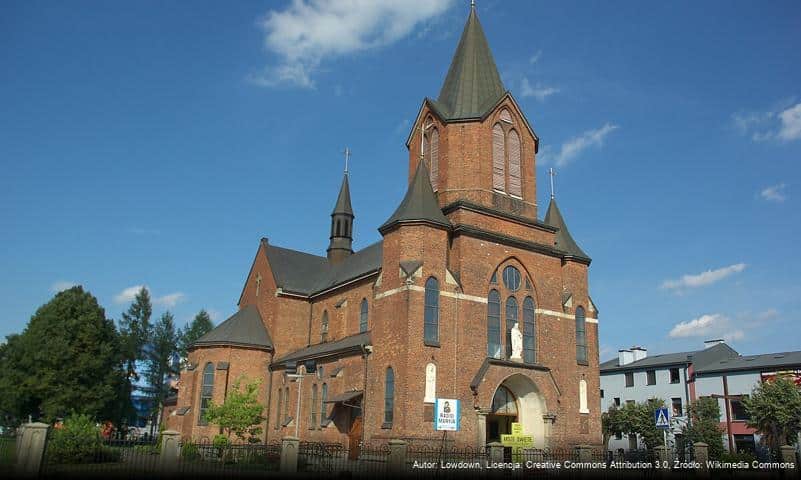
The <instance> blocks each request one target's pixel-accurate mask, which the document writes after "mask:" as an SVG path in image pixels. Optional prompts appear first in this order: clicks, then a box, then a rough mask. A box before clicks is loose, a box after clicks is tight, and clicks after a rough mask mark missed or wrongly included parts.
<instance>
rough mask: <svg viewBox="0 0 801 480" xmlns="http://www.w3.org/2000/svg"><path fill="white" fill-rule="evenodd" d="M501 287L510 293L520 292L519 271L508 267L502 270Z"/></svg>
mask: <svg viewBox="0 0 801 480" xmlns="http://www.w3.org/2000/svg"><path fill="white" fill-rule="evenodd" d="M503 286H504V287H506V288H508V289H509V291H511V292H516V291H518V290H520V270H518V269H516V268H515V267H513V266H511V265H509V266H507V267H506V268H504V269H503Z"/></svg>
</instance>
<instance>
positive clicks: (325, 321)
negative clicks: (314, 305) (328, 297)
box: [320, 310, 330, 343]
mask: <svg viewBox="0 0 801 480" xmlns="http://www.w3.org/2000/svg"><path fill="white" fill-rule="evenodd" d="M329 323H330V320H329V318H328V310H323V318H321V319H320V343H325V342H327V341H328V328H329Z"/></svg>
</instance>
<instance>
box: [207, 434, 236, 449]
mask: <svg viewBox="0 0 801 480" xmlns="http://www.w3.org/2000/svg"><path fill="white" fill-rule="evenodd" d="M211 444H212V445H214V446H215V447H217V448H226V447H229V446H230V445H231V441H230V440H228V437H226V436H225V435H221V434H219V433H218V434H217V435H215V436H214V439H212V441H211Z"/></svg>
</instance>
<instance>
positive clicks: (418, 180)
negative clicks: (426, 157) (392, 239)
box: [378, 161, 451, 234]
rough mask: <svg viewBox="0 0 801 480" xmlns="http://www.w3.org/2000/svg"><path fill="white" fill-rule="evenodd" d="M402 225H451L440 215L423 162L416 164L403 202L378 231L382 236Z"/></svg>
mask: <svg viewBox="0 0 801 480" xmlns="http://www.w3.org/2000/svg"><path fill="white" fill-rule="evenodd" d="M402 223H428V224H433V225H436V226H440V227H445V228H450V227H451V223H450V222H449V221H448V218H447V217H446V216H445V215H444V214H443V213H442V210H441V209H440V208H439V204H438V203H437V198H436V197H435V196H434V189H433V188H431V180H430V177H429V175H428V168H426V164H425V162H422V161H421V162H419V163H418V164H417V170H415V172H414V178H412V182H411V183H410V184H409V189H408V190H407V191H406V196H405V197H403V201H402V202H401V203H400V205H398V208H397V210H395V213H393V214H392V216H391V217H389V220H387V221H386V222H384V224H383V225H381V226H380V227H379V228H378V231H379V232H381V233H382V234H384V233H386V232H387V231H389V230H391V229H392V228H393V227H394V226H396V225H398V224H402Z"/></svg>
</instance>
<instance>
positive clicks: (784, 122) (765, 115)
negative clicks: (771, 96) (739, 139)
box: [732, 102, 801, 142]
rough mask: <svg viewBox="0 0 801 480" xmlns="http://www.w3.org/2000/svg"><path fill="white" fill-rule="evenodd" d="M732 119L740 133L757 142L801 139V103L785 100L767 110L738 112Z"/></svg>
mask: <svg viewBox="0 0 801 480" xmlns="http://www.w3.org/2000/svg"><path fill="white" fill-rule="evenodd" d="M790 103H792V102H790ZM732 121H733V122H734V126H735V128H736V129H737V130H739V131H740V133H742V134H744V135H750V136H751V139H752V140H754V141H755V142H763V141H769V140H779V141H783V142H791V141H794V140H799V139H801V103H796V104H795V105H790V104H788V103H786V102H785V103H784V104H783V105H782V106H779V107H778V108H775V109H773V110H769V111H766V112H737V113H734V114H733V115H732Z"/></svg>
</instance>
